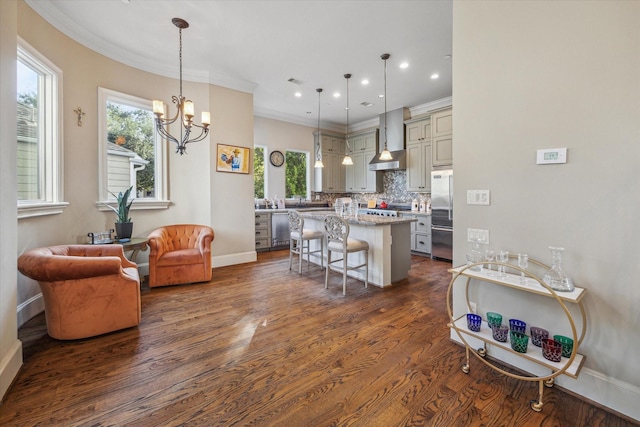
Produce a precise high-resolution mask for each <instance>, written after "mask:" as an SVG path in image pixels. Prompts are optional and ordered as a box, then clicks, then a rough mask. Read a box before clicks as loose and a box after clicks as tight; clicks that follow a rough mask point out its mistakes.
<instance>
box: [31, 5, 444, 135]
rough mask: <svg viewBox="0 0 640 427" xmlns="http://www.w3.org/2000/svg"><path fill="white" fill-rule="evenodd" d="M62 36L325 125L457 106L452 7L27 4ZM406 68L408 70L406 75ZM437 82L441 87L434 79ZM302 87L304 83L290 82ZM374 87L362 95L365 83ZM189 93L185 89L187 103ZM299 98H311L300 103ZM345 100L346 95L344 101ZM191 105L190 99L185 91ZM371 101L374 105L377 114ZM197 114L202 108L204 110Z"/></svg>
mask: <svg viewBox="0 0 640 427" xmlns="http://www.w3.org/2000/svg"><path fill="white" fill-rule="evenodd" d="M26 1H27V3H28V4H29V5H30V6H31V7H32V8H33V9H34V10H35V11H36V12H38V13H39V14H40V15H42V16H43V17H44V18H45V19H46V20H47V21H49V22H50V23H51V24H52V25H54V26H55V27H56V28H58V29H59V30H61V31H62V32H64V33H65V34H67V35H68V36H69V37H71V38H72V39H74V40H76V41H78V42H79V43H81V44H83V45H85V46H87V47H89V48H90V49H92V50H95V51H97V52H99V53H101V54H103V55H105V56H108V57H110V58H112V59H115V60H117V61H120V62H123V63H125V64H128V65H131V66H134V67H136V68H139V69H142V70H146V71H150V72H154V73H157V74H161V75H164V76H168V77H173V78H177V77H178V75H179V66H178V50H179V35H178V29H177V28H176V27H175V26H174V25H173V24H172V23H171V19H172V18H174V17H179V18H183V19H185V20H186V21H188V22H189V24H190V26H189V28H187V29H185V30H183V32H182V38H183V78H184V79H185V80H192V81H199V82H207V83H211V84H216V85H221V86H225V87H228V88H232V89H236V90H240V91H244V92H249V93H253V100H254V111H255V114H256V115H258V116H264V117H271V118H276V119H279V120H285V121H290V122H294V123H299V124H305V125H309V126H314V127H315V126H316V125H317V120H318V93H317V92H316V88H323V89H324V91H323V92H322V95H321V99H320V101H321V104H320V105H321V112H320V114H321V119H322V125H323V127H325V126H329V127H336V126H341V127H344V125H345V123H346V111H345V107H346V85H347V82H346V79H345V78H344V74H345V73H351V74H352V78H351V79H350V81H349V106H350V109H349V123H350V124H354V123H360V122H365V121H367V120H371V119H375V118H377V116H378V115H379V114H381V113H383V112H384V108H385V107H384V99H383V98H379V95H381V94H383V93H384V61H383V60H382V59H381V58H380V55H381V54H383V53H389V54H390V55H391V57H390V58H389V59H388V61H387V110H388V111H391V110H394V109H396V108H399V107H416V106H421V105H424V104H429V103H433V102H434V101H438V100H442V99H446V98H449V97H451V94H452V90H451V67H452V60H451V57H450V55H451V49H452V2H451V1H450V0H449V1H435V0H429V1H421V0H413V1H400V0H398V1H395V0H386V1H385V0H378V1H364V0H362V1H345V0H342V1H329V0H325V1H312V0H298V1H275V0H259V1H237V0H236V1H204V0H161V1H158V0H155V1H150V0H92V1H85V0H26ZM402 62H408V63H409V66H408V67H407V68H405V69H401V68H400V67H399V66H400V64H401V63H402ZM434 73H437V74H438V75H439V78H438V79H431V75H432V74H434ZM290 78H294V79H297V80H299V81H301V83H300V84H293V83H290V82H288V79H290ZM365 78H366V79H368V80H369V82H370V83H369V85H367V86H363V85H362V84H361V81H362V80H363V79H365ZM177 92H178V86H177V85H176V93H177ZM295 92H300V94H301V96H300V97H295V96H294V94H295ZM334 92H339V93H340V94H341V97H340V98H334V96H333V94H334ZM184 95H185V96H187V97H188V95H189V94H188V93H184ZM362 102H368V103H371V104H373V105H372V106H370V107H364V106H362V105H360V103H362ZM197 107H198V106H196V108H197Z"/></svg>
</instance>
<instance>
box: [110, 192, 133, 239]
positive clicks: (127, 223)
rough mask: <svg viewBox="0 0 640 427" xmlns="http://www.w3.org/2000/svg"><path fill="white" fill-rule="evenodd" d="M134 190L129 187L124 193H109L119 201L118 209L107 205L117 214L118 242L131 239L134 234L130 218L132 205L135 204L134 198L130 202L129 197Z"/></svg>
mask: <svg viewBox="0 0 640 427" xmlns="http://www.w3.org/2000/svg"><path fill="white" fill-rule="evenodd" d="M132 190H133V186H131V187H129V188H128V189H127V190H126V191H125V192H124V193H123V192H122V191H121V192H120V193H118V194H117V195H116V194H114V193H111V192H109V193H110V194H111V195H112V196H113V197H115V198H116V200H117V202H118V203H117V208H115V207H113V206H111V205H106V206H107V207H108V208H109V209H111V210H112V211H114V212H115V213H116V216H117V219H116V223H115V226H116V236H117V237H118V240H123V239H130V238H131V234H132V233H133V222H131V218H129V209H130V208H131V204H132V203H133V200H134V199H135V197H134V198H132V199H131V200H129V195H130V194H131V191H132Z"/></svg>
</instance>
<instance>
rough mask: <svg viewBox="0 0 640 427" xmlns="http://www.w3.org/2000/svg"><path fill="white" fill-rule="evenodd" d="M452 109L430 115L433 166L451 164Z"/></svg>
mask: <svg viewBox="0 0 640 427" xmlns="http://www.w3.org/2000/svg"><path fill="white" fill-rule="evenodd" d="M452 119H453V113H452V109H451V108H449V109H447V110H442V111H438V112H436V113H433V114H432V115H431V156H432V160H431V161H432V165H433V166H451V165H453V120H452Z"/></svg>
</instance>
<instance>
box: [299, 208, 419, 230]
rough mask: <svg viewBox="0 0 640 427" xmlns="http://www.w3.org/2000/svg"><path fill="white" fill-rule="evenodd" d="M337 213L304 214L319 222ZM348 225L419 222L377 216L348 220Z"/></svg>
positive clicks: (410, 219)
mask: <svg viewBox="0 0 640 427" xmlns="http://www.w3.org/2000/svg"><path fill="white" fill-rule="evenodd" d="M335 214H336V213H335V211H331V210H327V209H326V208H325V209H324V210H314V211H308V212H302V216H303V217H304V218H312V219H318V220H324V218H325V217H326V216H327V215H335ZM346 220H347V223H349V224H356V225H366V226H377V225H392V224H406V223H411V222H415V221H417V219H415V218H402V217H394V216H377V215H358V216H357V217H348V218H346Z"/></svg>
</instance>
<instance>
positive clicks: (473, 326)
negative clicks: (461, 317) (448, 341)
mask: <svg viewBox="0 0 640 427" xmlns="http://www.w3.org/2000/svg"><path fill="white" fill-rule="evenodd" d="M481 324H482V317H480V316H478V315H477V314H475V313H467V328H469V330H470V331H473V332H480V325H481Z"/></svg>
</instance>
